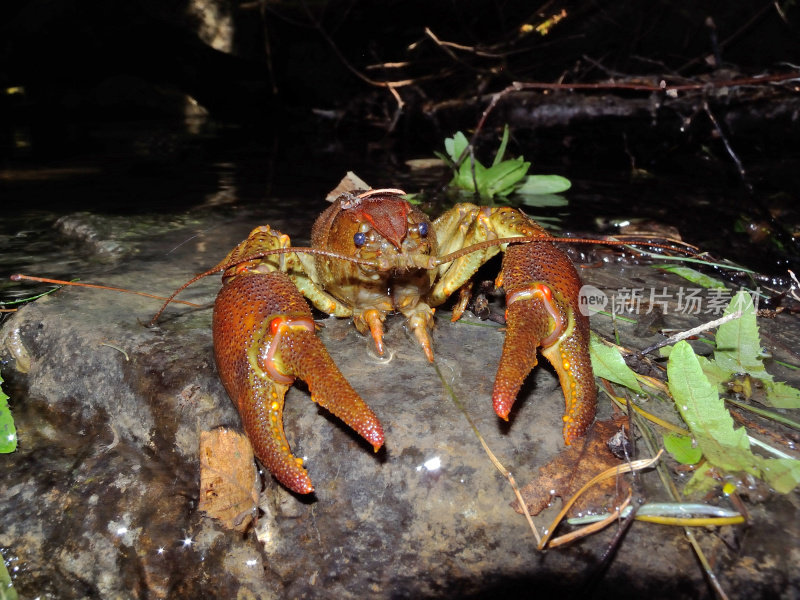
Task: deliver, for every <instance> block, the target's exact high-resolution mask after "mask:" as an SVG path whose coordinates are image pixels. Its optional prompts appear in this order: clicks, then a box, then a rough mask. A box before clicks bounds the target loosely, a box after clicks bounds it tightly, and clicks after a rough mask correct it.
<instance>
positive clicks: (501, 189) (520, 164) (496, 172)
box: [479, 156, 531, 198]
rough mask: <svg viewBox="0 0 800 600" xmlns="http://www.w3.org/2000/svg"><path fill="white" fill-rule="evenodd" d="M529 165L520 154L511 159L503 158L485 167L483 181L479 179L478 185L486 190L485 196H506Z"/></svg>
mask: <svg viewBox="0 0 800 600" xmlns="http://www.w3.org/2000/svg"><path fill="white" fill-rule="evenodd" d="M530 166H531V163H529V162H525V159H523V158H522V157H521V156H520V157H518V158H514V159H512V160H504V161H503V162H501V163H500V164H496V165H494V166H493V167H490V168H489V169H487V170H486V171H485V172H484V176H483V181H479V184H481V185H480V187H481V188H483V191H485V192H487V195H486V196H485V197H487V198H491V197H492V196H494V195H499V196H507V195H508V194H510V193H511V192H513V191H514V187H515V186H516V185H517V184H518V183H519V182H520V180H521V179H523V178H524V177H525V175H526V174H527V173H528V168H529V167H530ZM481 195H482V196H483V195H484V194H481Z"/></svg>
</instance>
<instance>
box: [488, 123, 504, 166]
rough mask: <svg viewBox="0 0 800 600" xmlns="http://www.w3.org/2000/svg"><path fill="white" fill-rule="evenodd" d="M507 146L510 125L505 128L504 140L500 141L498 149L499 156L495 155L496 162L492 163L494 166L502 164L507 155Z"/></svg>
mask: <svg viewBox="0 0 800 600" xmlns="http://www.w3.org/2000/svg"><path fill="white" fill-rule="evenodd" d="M506 146H508V124H506V125H505V126H504V127H503V139H501V140H500V147H499V148H498V149H497V154H495V155H494V162H492V166H495V165H497V164H500V162H502V160H503V156H504V155H505V153H506Z"/></svg>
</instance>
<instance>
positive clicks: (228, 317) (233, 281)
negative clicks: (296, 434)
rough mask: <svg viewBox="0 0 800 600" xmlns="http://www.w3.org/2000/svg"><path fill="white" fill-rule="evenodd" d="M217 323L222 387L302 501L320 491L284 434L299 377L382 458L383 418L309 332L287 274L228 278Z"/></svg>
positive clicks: (256, 444) (262, 453)
mask: <svg viewBox="0 0 800 600" xmlns="http://www.w3.org/2000/svg"><path fill="white" fill-rule="evenodd" d="M213 322H214V354H215V357H216V360H217V366H218V369H219V373H220V378H221V379H222V383H223V385H224V386H225V389H226V390H227V392H228V394H229V395H230V397H231V398H232V399H233V401H234V403H235V404H236V408H237V409H238V410H239V414H240V415H241V417H242V423H243V425H244V429H245V432H246V433H247V436H248V437H249V438H250V441H251V442H252V444H253V449H254V451H255V455H256V456H257V457H258V458H259V460H261V462H262V463H264V465H265V466H266V467H267V468H268V469H269V470H270V471H271V472H272V474H273V475H275V478H276V479H278V481H280V482H281V483H282V484H284V485H285V486H286V487H288V488H289V489H291V490H293V491H295V492H297V493H300V494H307V493H310V492H313V491H314V486H313V485H312V483H311V479H310V478H309V476H308V473H307V472H306V470H305V469H304V468H303V466H302V460H301V459H297V458H295V457H294V456H293V455H292V453H291V450H290V448H289V443H288V441H287V440H286V436H285V434H284V431H283V404H284V396H285V394H286V391H287V390H288V388H289V386H290V385H291V382H292V381H293V380H294V377H300V378H301V379H303V380H304V381H305V382H306V383H307V384H308V388H309V390H310V391H311V398H312V399H313V400H315V401H316V402H317V403H319V405H320V406H323V407H325V408H326V409H328V410H330V411H331V412H332V413H333V414H334V415H336V416H337V417H339V418H340V419H342V421H344V422H345V423H346V424H347V425H349V426H350V427H352V428H353V429H354V430H355V431H356V432H357V433H359V434H360V435H361V436H362V437H363V438H364V439H366V440H367V441H368V442H369V443H370V444H372V446H373V447H374V448H375V450H376V451H377V450H378V449H379V448H380V447H381V446H382V445H383V428H382V427H381V424H380V422H379V421H378V418H377V417H376V416H375V414H374V413H373V412H372V410H370V408H369V407H368V406H367V405H366V403H365V402H364V401H363V400H362V399H361V398H360V397H359V396H358V394H357V393H356V392H355V391H354V390H353V388H352V387H351V386H350V384H349V383H348V382H347V380H345V378H344V376H343V375H342V374H341V373H340V372H339V369H337V368H336V365H335V364H334V363H333V360H331V357H330V356H329V355H328V352H327V350H325V347H324V346H323V345H322V343H321V342H320V340H319V338H317V336H316V334H315V333H314V332H313V331H309V327H308V325H307V324H308V323H309V322H311V323H313V321H312V316H311V311H310V310H309V307H308V304H306V302H305V300H304V299H303V297H302V295H300V293H299V292H298V291H297V288H296V287H295V286H294V284H293V283H292V281H291V280H290V279H289V277H288V276H287V275H286V274H284V273H282V272H279V271H274V272H270V273H249V272H247V271H244V272H242V273H240V274H238V275H237V276H234V277H231V278H229V279H228V281H227V282H226V284H225V285H224V286H223V288H222V290H221V291H220V293H219V295H218V296H217V301H216V303H215V305H214V321H213ZM293 323H294V325H293ZM273 370H274V371H273ZM275 372H277V375H278V376H282V377H285V378H286V379H281V381H283V383H278V382H277V381H275V379H276V378H278V379H279V378H280V377H276V376H275Z"/></svg>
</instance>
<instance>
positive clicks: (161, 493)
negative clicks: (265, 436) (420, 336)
mask: <svg viewBox="0 0 800 600" xmlns="http://www.w3.org/2000/svg"><path fill="white" fill-rule="evenodd" d="M275 216H276V215H275V214H269V211H266V214H264V213H262V214H246V215H240V216H235V217H233V216H231V217H229V218H227V219H224V220H222V221H218V222H216V223H215V225H214V227H213V228H207V227H203V232H204V233H203V234H202V235H200V236H199V237H198V238H196V239H192V240H190V241H189V242H188V243H185V244H181V245H179V246H178V244H179V242H180V241H181V240H182V239H183V238H179V239H178V240H177V241H176V234H174V233H158V234H156V235H154V236H152V237H150V238H146V237H144V238H139V239H138V241H137V242H136V244H138V245H136V248H135V252H134V253H135V254H136V256H137V258H136V260H135V261H134V260H132V259H130V260H125V261H122V262H123V263H124V264H120V265H119V266H118V267H117V268H115V269H113V270H112V271H110V272H109V271H106V272H105V274H104V275H103V277H102V281H103V283H107V284H109V285H114V286H121V287H129V288H135V289H143V290H147V291H157V292H160V293H165V292H168V291H170V290H172V289H174V288H176V287H177V286H178V285H179V284H180V283H182V282H183V281H185V280H186V279H188V278H189V277H190V276H191V275H193V274H194V273H196V272H199V271H202V270H204V269H205V268H208V267H209V266H211V265H213V264H216V262H218V260H219V259H220V258H221V257H222V256H224V254H225V253H226V252H227V251H228V250H229V249H230V248H232V247H233V246H234V245H235V244H236V243H237V242H238V241H239V240H240V239H242V238H244V237H245V236H246V235H247V233H248V231H249V230H250V229H251V228H252V227H254V226H255V225H257V224H260V223H266V222H269V223H271V224H272V225H274V226H277V227H278V228H282V229H283V230H284V231H286V232H287V233H290V234H293V236H294V235H297V238H298V239H302V238H303V237H304V236H306V235H307V231H308V229H303V230H301V229H299V228H298V229H288V228H286V227H284V225H285V223H281V222H280V220H279V219H276V218H275ZM312 217H313V215H312ZM183 233H184V232H182V233H181V234H180V235H183ZM186 237H189V236H188V234H187V235H186ZM176 246H177V248H176ZM167 249H169V250H170V252H169V254H168V255H166V251H167ZM173 250H174V251H173ZM650 271H651V270H648V269H646V268H644V267H625V268H622V269H618V268H616V267H614V268H613V269H612V268H611V267H604V268H602V269H592V270H586V272H585V273H584V276H585V279H586V280H587V282H591V283H593V284H594V285H596V286H598V287H599V288H601V289H606V290H608V289H618V288H620V287H624V286H627V287H631V286H630V278H631V277H636V278H640V279H641V280H642V281H646V279H644V278H647V277H650V278H652V279H651V281H649V282H648V283H647V285H652V284H658V285H659V287H660V285H661V284H662V283H663V285H669V286H678V285H681V284H680V282H679V281H678V280H677V279H676V278H673V277H672V276H663V275H659V274H656V275H649V274H648V273H649V272H650ZM637 281H638V280H637ZM621 282H628V283H627V284H625V283H621ZM218 287H219V282H218V277H217V276H213V277H210V278H207V279H205V280H203V281H201V282H200V283H198V284H196V285H195V286H193V287H192V288H190V289H189V290H188V291H187V292H186V293H185V294H184V295H182V296H181V297H182V298H184V299H186V300H193V301H198V302H211V301H213V297H214V295H215V293H216V290H217V289H218ZM157 307H158V302H157V301H153V300H147V299H144V298H140V297H136V296H131V295H126V294H117V293H113V292H101V291H95V290H80V289H63V290H61V291H59V292H58V293H56V294H54V295H52V296H50V297H47V298H43V299H40V300H39V301H37V302H35V303H33V304H30V305H28V306H26V307H24V308H23V309H22V310H21V311H19V312H18V313H17V314H16V315H14V316H13V317H12V318H11V319H9V320H8V321H7V322H6V323H5V324H4V326H3V329H2V331H1V332H0V341H2V349H1V350H0V357H2V360H3V376H4V377H5V379H6V382H7V385H6V390H7V391H8V392H9V395H10V396H11V398H12V410H13V414H14V418H15V421H16V424H17V427H18V433H19V439H20V443H19V450H18V451H17V452H16V453H15V454H12V455H4V456H0V481H1V482H2V484H1V485H0V519H1V520H2V521H1V522H2V523H3V527H2V529H1V530H0V547H2V551H3V556H4V557H5V559H6V561H7V562H8V564H9V567H10V568H9V570H10V571H11V572H12V575H13V578H14V584H15V587H16V589H17V591H18V592H19V593H20V595H21V597H36V596H38V597H41V598H92V597H98V598H144V597H148V598H200V597H203V598H212V597H219V598H273V597H285V598H311V597H336V598H356V597H358V598H363V597H375V598H422V597H431V598H433V597H454V596H468V597H481V596H488V595H490V594H496V593H499V592H513V593H515V594H526V595H527V594H532V593H545V592H550V593H552V592H562V593H567V594H578V593H582V594H585V595H590V592H591V591H592V590H593V591H594V593H595V595H596V596H600V597H612V596H613V597H638V596H640V595H642V594H647V595H648V596H650V597H666V596H670V597H687V598H704V597H710V596H711V593H710V592H709V591H708V588H707V587H706V584H705V582H704V580H703V576H702V573H701V571H700V570H699V568H698V567H697V566H696V559H695V557H694V555H693V554H692V551H691V549H690V547H689V546H688V544H687V543H686V541H685V539H684V536H683V533H682V531H681V530H680V529H678V528H667V527H661V526H653V525H648V524H645V523H635V524H634V525H633V527H632V529H631V530H630V531H629V532H628V534H627V536H626V537H625V540H624V542H623V543H622V545H621V547H620V548H619V550H618V552H617V555H616V559H615V560H614V561H613V562H612V563H611V565H610V566H609V567H608V568H607V570H605V571H604V572H603V571H602V569H601V567H600V565H601V562H602V558H603V554H604V552H605V551H606V547H607V544H608V543H609V541H610V540H611V538H612V536H613V535H614V533H615V530H614V528H610V529H609V530H606V531H605V532H603V533H601V534H598V535H595V536H593V537H590V538H588V539H585V540H583V541H581V542H579V543H577V544H574V545H573V546H571V547H567V548H565V549H560V550H555V551H550V552H547V553H539V552H537V551H536V543H535V540H534V539H533V537H532V535H531V532H530V530H529V529H528V527H527V524H526V522H525V520H524V518H523V517H522V516H521V515H519V514H517V513H515V512H514V511H513V510H512V508H511V507H510V503H511V502H512V500H513V499H514V497H513V493H512V491H511V488H510V487H509V485H508V483H507V482H506V480H505V479H504V478H503V477H502V476H501V475H500V473H499V472H498V471H497V470H496V469H495V467H494V466H493V465H492V463H491V462H490V461H489V459H488V458H487V456H486V454H485V453H484V451H483V450H482V448H481V445H480V443H479V441H478V439H477V437H476V436H475V434H474V432H473V430H472V429H471V426H470V424H469V422H468V421H467V418H466V417H465V415H464V413H462V411H461V409H460V408H459V407H458V406H457V404H456V403H454V402H453V400H452V398H451V397H450V395H449V394H448V393H447V391H446V387H445V385H444V384H443V381H444V382H446V383H447V385H449V386H451V387H452V389H453V391H454V394H455V396H456V397H457V398H458V400H459V401H460V403H461V404H462V405H463V407H464V410H465V411H466V413H467V414H468V415H469V417H470V418H471V419H472V420H473V421H474V422H475V424H476V426H477V428H478V429H479V431H480V432H481V434H482V435H483V436H484V437H485V439H486V442H487V443H488V445H489V446H490V447H491V449H492V450H493V452H494V453H495V454H496V455H497V456H498V458H499V459H500V461H501V462H502V463H503V464H504V465H505V466H506V467H507V468H508V469H509V470H510V471H512V473H513V474H514V476H515V478H516V480H517V481H518V482H519V483H520V484H521V485H522V484H524V483H526V482H527V481H528V480H530V479H531V478H532V477H533V476H535V474H536V472H537V470H538V467H540V466H542V465H543V464H544V463H546V462H547V461H548V460H550V459H551V458H552V457H553V456H555V455H556V454H557V453H558V452H559V451H560V450H561V449H562V447H563V441H562V439H561V424H562V422H561V415H562V412H563V396H562V393H561V390H560V388H559V386H558V382H557V380H556V378H555V375H554V374H553V372H552V370H550V369H549V367H547V366H540V367H538V368H537V369H536V370H535V372H534V374H533V375H531V376H530V377H529V380H528V382H526V384H525V386H524V387H523V391H522V393H521V394H520V397H519V399H518V401H517V406H516V408H515V409H514V411H513V412H512V416H511V419H510V422H509V423H504V422H502V421H500V420H499V419H498V418H497V417H496V416H495V415H494V413H493V411H492V408H491V402H490V396H491V387H492V382H493V379H494V373H495V369H496V365H497V361H498V360H499V356H500V348H501V345H502V339H503V334H502V330H501V329H500V328H499V327H498V326H496V325H492V324H490V323H481V324H478V325H476V324H474V322H475V321H477V320H476V319H474V318H465V320H464V322H461V323H457V324H452V323H450V322H449V319H448V318H447V317H448V315H447V314H446V311H442V313H443V314H439V315H438V316H439V320H438V325H437V329H436V330H435V332H434V344H435V351H436V354H437V359H436V365H435V366H433V365H431V364H429V363H428V362H427V361H426V360H425V357H424V355H423V354H422V352H421V350H420V349H419V347H418V346H417V344H416V343H415V342H414V341H413V339H412V338H411V337H409V335H408V334H407V333H406V331H405V329H404V327H403V323H402V318H390V319H389V320H388V325H387V335H386V344H387V347H388V348H389V352H390V354H389V357H388V358H384V359H378V358H377V357H376V356H375V355H374V351H373V350H372V347H371V342H370V341H369V340H367V339H366V338H364V337H362V336H360V335H359V334H358V333H357V332H356V331H355V329H354V328H353V327H352V325H351V324H350V323H349V322H348V321H346V320H335V319H323V320H322V323H323V324H324V327H323V328H322V329H321V331H320V337H321V338H322V340H323V342H324V343H325V345H326V346H327V347H328V349H329V351H330V353H331V355H332V356H333V358H334V360H335V362H336V363H337V365H338V366H339V367H340V369H341V370H342V372H343V373H344V375H345V376H346V377H347V378H348V380H349V381H350V382H351V383H352V384H353V386H354V388H355V389H356V390H357V391H358V392H359V393H360V394H361V395H362V397H363V398H365V399H366V400H367V402H368V403H369V404H370V406H371V407H372V408H373V410H374V411H375V412H376V413H377V415H378V416H379V418H380V419H381V421H382V423H383V425H384V428H385V432H386V440H387V442H386V446H385V448H384V449H382V450H381V451H380V452H378V453H377V454H376V453H373V451H372V449H371V447H369V445H368V444H367V443H365V442H363V441H362V440H360V439H359V438H357V437H356V436H355V435H354V434H353V433H352V432H351V431H350V430H349V429H347V428H346V426H344V425H343V424H341V423H340V422H339V421H338V420H337V419H335V418H334V417H331V416H330V415H328V414H327V413H326V412H325V411H324V410H322V409H319V408H318V407H316V406H315V405H314V404H313V403H311V402H310V399H309V395H308V393H307V391H306V390H305V389H304V388H303V386H302V384H300V385H296V386H295V387H294V388H292V390H291V391H290V392H289V394H288V396H287V401H286V410H285V415H284V420H285V427H286V431H287V436H288V438H289V440H290V443H291V444H292V447H293V450H294V452H295V454H296V455H297V456H301V457H304V458H305V459H306V465H307V467H308V469H309V474H310V476H311V478H312V480H313V481H314V484H315V487H316V492H315V494H313V495H312V496H310V497H300V496H296V495H293V494H292V493H290V492H288V491H286V490H285V489H284V488H283V487H281V486H280V485H279V484H277V483H276V482H275V481H274V479H273V478H272V477H271V476H270V475H269V474H268V473H267V474H265V476H264V490H263V492H262V496H261V501H260V506H261V509H262V511H263V514H261V516H260V517H259V520H258V523H257V525H256V527H255V528H254V529H253V530H252V531H250V532H248V533H247V534H246V535H242V534H239V533H235V532H232V531H228V530H225V529H223V528H222V527H221V526H220V525H219V524H218V523H217V522H216V521H214V520H212V519H210V518H208V517H207V516H205V515H204V514H203V513H200V512H199V511H197V500H198V493H199V458H198V445H199V436H200V432H201V431H204V430H210V429H213V428H216V427H221V426H224V427H232V428H240V422H239V417H238V415H237V413H236V411H235V409H234V408H233V406H232V404H231V402H230V400H229V399H228V397H227V395H226V393H225V391H224V390H223V388H222V386H221V384H220V382H219V379H218V377H217V374H216V366H215V365H214V360H213V354H212V340H211V310H210V308H201V309H192V308H188V307H185V306H180V305H173V307H171V308H170V309H168V311H167V312H166V313H165V315H164V317H162V319H161V321H160V323H159V324H158V325H157V326H156V327H153V328H147V327H145V326H144V323H146V322H147V321H149V319H150V318H151V317H152V315H153V313H154V312H155V310H156V309H157ZM665 318H666V319H667V320H668V321H669V322H668V323H667V325H668V326H671V327H675V328H681V327H683V326H684V325H686V324H687V323H683V322H680V319H678V317H677V316H672V315H669V316H668V317H665ZM685 320H686V321H687V322H688V321H689V320H691V319H688V318H687V319H685ZM688 324H689V325H692V324H697V323H696V322H694V323H688ZM592 325H593V328H595V329H597V330H600V331H601V332H603V333H604V334H606V335H609V334H611V332H612V330H613V325H612V324H611V322H610V320H609V319H606V318H604V317H601V316H598V317H594V318H593V320H592ZM761 326H762V331H763V332H764V333H765V334H766V335H768V336H774V337H775V338H776V339H783V340H784V341H785V342H786V344H787V345H788V346H787V347H788V348H792V347H793V343H792V342H791V340H792V339H794V340H796V339H797V337H796V336H797V324H796V322H795V320H794V318H793V317H789V316H785V315H780V316H779V317H778V318H777V319H775V320H774V321H765V322H764V323H762V324H761ZM616 327H617V329H618V330H619V331H620V334H621V336H622V338H623V340H624V341H625V342H626V343H630V344H633V343H634V342H633V341H632V340H634V339H635V340H637V342H636V343H638V344H640V345H641V347H644V346H646V345H648V343H649V342H650V341H652V340H651V339H650V338H652V339H656V338H657V337H660V336H656V335H653V334H649V333H648V332H647V331H645V332H640V335H639V336H638V337H634V335H633V330H634V326H633V325H630V324H626V323H621V322H617V323H616ZM9 339H10V340H12V341H11V343H9V342H8V340H9ZM775 352H776V357H778V356H779V355H780V353H781V352H782V351H781V350H780V349H777V350H776V351H775ZM783 352H784V354H785V351H783ZM25 355H27V356H28V357H29V363H30V364H29V365H28V368H27V369H21V370H26V371H27V372H25V373H22V372H20V370H18V368H19V367H20V366H22V365H23V364H24V357H25ZM437 368H438V373H437ZM771 370H772V368H771ZM773 372H775V371H774V370H773ZM776 376H777V377H778V378H783V379H787V378H789V379H791V373H790V372H788V371H787V373H782V372H776ZM795 379H796V376H795ZM795 383H797V382H796V381H795ZM665 410H668V409H665ZM610 412H611V409H610V407H609V405H608V403H607V402H606V401H605V400H604V399H603V398H601V400H600V415H601V416H608V415H609V414H610ZM643 485H644V486H645V489H646V490H647V493H648V495H649V497H650V498H653V499H657V498H659V497H660V498H661V499H665V497H663V496H659V495H660V494H661V492H659V491H658V489H659V485H658V482H657V478H656V477H655V475H654V474H649V475H645V476H644V477H643ZM749 508H750V509H751V519H752V524H751V525H750V527H749V528H737V529H732V528H727V529H726V530H723V531H718V532H714V533H700V532H699V533H698V535H699V536H700V538H701V541H702V545H703V547H704V549H705V550H706V551H707V552H708V553H709V554H710V555H713V556H714V557H715V559H716V563H715V572H716V573H717V575H718V576H719V577H720V579H721V582H722V585H723V588H725V589H727V590H729V591H735V593H734V594H733V596H732V597H738V596H740V593H741V596H742V597H743V596H746V595H755V596H760V597H765V596H774V597H778V596H781V595H783V596H784V597H792V594H793V593H796V590H797V586H798V585H800V580H798V575H797V572H796V569H795V570H793V569H792V568H791V565H792V564H796V562H797V560H798V556H797V550H796V549H797V548H798V547H800V544H799V542H800V530H799V528H798V527H799V526H798V524H797V519H796V518H795V516H796V514H797V513H796V511H797V509H798V497H797V494H796V493H794V494H790V495H788V496H786V497H770V498H769V500H768V501H767V502H766V503H765V504H753V505H752V506H749ZM545 521H546V518H539V519H537V522H538V523H539V524H540V525H542V526H543V524H544V522H545Z"/></svg>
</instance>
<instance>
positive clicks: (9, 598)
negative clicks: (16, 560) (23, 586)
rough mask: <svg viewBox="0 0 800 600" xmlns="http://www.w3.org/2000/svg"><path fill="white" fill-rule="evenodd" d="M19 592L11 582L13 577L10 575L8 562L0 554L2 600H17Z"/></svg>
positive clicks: (0, 599)
mask: <svg viewBox="0 0 800 600" xmlns="http://www.w3.org/2000/svg"><path fill="white" fill-rule="evenodd" d="M17 598H18V596H17V592H16V590H15V589H14V585H13V584H12V582H11V575H9V574H8V569H7V568H6V561H5V560H3V555H2V554H0V600H17Z"/></svg>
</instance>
